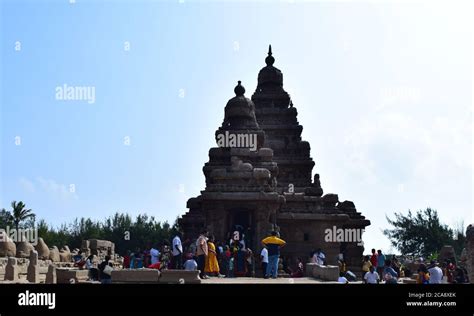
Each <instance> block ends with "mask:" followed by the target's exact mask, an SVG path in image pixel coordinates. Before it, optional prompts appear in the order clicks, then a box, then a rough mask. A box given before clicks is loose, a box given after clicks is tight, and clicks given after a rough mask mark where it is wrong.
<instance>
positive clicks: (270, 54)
mask: <svg viewBox="0 0 474 316" xmlns="http://www.w3.org/2000/svg"><path fill="white" fill-rule="evenodd" d="M274 62H275V58H273V56H272V45H269V46H268V56H267V58H265V63H266V64H267V66H272V65H273V63H274Z"/></svg>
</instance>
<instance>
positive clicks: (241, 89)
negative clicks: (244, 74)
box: [234, 80, 245, 97]
mask: <svg viewBox="0 0 474 316" xmlns="http://www.w3.org/2000/svg"><path fill="white" fill-rule="evenodd" d="M241 83H242V81H240V80H239V81H237V86H236V87H235V88H234V92H235V95H236V96H238V97H240V96H243V95H244V93H245V88H244V86H242V85H241Z"/></svg>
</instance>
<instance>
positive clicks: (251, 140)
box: [217, 131, 257, 151]
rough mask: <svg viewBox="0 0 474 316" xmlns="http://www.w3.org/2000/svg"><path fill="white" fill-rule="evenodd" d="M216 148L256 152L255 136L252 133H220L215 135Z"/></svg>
mask: <svg viewBox="0 0 474 316" xmlns="http://www.w3.org/2000/svg"><path fill="white" fill-rule="evenodd" d="M217 146H219V147H231V148H242V147H244V148H249V149H250V150H251V151H256V150H257V134H252V133H229V131H225V133H221V134H218V135H217Z"/></svg>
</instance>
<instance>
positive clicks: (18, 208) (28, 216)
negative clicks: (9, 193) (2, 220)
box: [11, 201, 35, 231]
mask: <svg viewBox="0 0 474 316" xmlns="http://www.w3.org/2000/svg"><path fill="white" fill-rule="evenodd" d="M11 205H12V209H13V210H12V212H11V222H12V223H13V225H14V226H15V228H16V230H17V231H18V229H19V228H20V224H21V223H22V222H24V221H27V220H32V221H33V222H34V218H35V214H34V213H33V211H32V210H31V209H27V208H26V205H25V203H23V202H22V201H20V202H18V203H17V202H16V201H13V202H12V204H11Z"/></svg>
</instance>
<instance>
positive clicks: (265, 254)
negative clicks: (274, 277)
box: [260, 247, 268, 278]
mask: <svg viewBox="0 0 474 316" xmlns="http://www.w3.org/2000/svg"><path fill="white" fill-rule="evenodd" d="M260 259H261V260H262V271H263V277H264V278H267V277H268V276H267V266H268V249H267V247H263V249H262V252H260Z"/></svg>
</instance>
